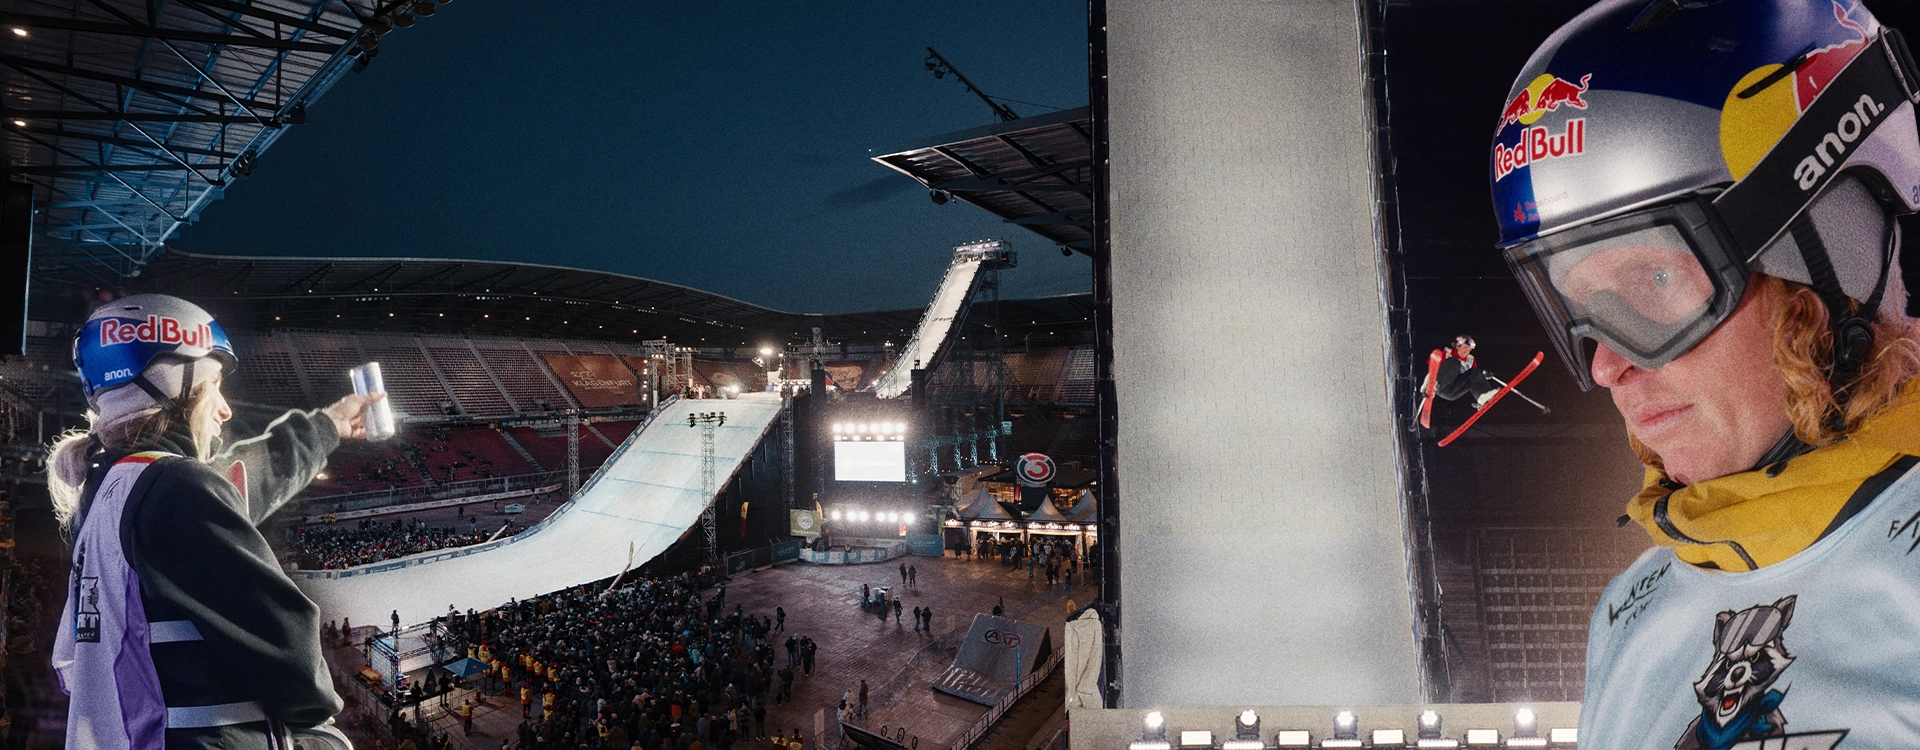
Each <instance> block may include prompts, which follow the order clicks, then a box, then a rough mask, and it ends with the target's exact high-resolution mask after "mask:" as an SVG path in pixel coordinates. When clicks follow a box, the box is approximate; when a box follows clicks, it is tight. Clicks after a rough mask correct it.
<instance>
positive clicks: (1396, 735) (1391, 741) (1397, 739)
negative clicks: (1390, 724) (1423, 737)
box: [1371, 729, 1407, 747]
mask: <svg viewBox="0 0 1920 750" xmlns="http://www.w3.org/2000/svg"><path fill="white" fill-rule="evenodd" d="M1371 744H1372V745H1373V746H1374V747H1406V746H1407V730H1405V729H1375V730H1373V740H1372V743H1371Z"/></svg>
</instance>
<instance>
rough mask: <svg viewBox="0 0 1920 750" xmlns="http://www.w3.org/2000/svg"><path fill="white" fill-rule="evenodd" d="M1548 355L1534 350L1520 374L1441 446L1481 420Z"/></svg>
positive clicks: (1442, 439)
mask: <svg viewBox="0 0 1920 750" xmlns="http://www.w3.org/2000/svg"><path fill="white" fill-rule="evenodd" d="M1546 356H1547V354H1546V352H1534V353H1533V361H1532V362H1528V363H1527V366H1526V367H1525V368H1523V369H1521V370H1520V374H1518V375H1515V376H1513V379H1512V380H1509V381H1507V384H1506V385H1504V386H1501V388H1500V390H1498V391H1495V392H1494V394H1493V398H1490V399H1487V402H1486V403H1484V404H1481V405H1480V408H1479V409H1478V410H1476V411H1474V412H1473V416H1471V417H1467V421H1465V422H1461V423H1460V426H1459V427H1457V428H1455V429H1454V431H1453V434H1450V435H1448V436H1446V437H1444V438H1441V439H1440V446H1441V447H1446V445H1447V444H1448V443H1451V442H1453V440H1454V438H1457V437H1460V435H1461V434H1462V433H1464V432H1466V431H1467V428H1468V427H1472V426H1473V423H1474V422H1477V421H1479V420H1480V416H1481V415H1482V414H1486V413H1487V410H1488V409H1491V408H1493V405H1494V404H1497V403H1500V399H1501V398H1502V397H1504V396H1506V395H1507V392H1508V391H1511V390H1513V387H1514V386H1516V385H1519V384H1520V381H1522V380H1526V379H1527V376H1528V375H1532V374H1533V368H1536V367H1539V366H1540V360H1541V359H1543V358H1545V357H1546Z"/></svg>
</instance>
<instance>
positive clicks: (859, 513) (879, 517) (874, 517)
mask: <svg viewBox="0 0 1920 750" xmlns="http://www.w3.org/2000/svg"><path fill="white" fill-rule="evenodd" d="M827 518H829V519H832V520H834V521H841V520H844V521H846V522H847V523H913V519H914V514H912V513H902V512H900V511H894V510H887V511H881V512H879V513H875V512H873V511H868V510H841V509H839V508H835V509H833V510H831V511H828V512H827Z"/></svg>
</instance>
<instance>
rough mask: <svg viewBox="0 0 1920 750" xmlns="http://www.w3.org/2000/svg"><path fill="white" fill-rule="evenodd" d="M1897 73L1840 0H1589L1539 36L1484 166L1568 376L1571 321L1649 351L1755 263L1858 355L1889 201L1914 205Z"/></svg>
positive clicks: (1706, 327)
mask: <svg viewBox="0 0 1920 750" xmlns="http://www.w3.org/2000/svg"><path fill="white" fill-rule="evenodd" d="M1916 91H1920V71H1917V70H1916V67H1915V65H1914V63H1913V61H1912V58H1911V56H1910V55H1909V53H1908V51H1907V47H1906V44H1905V43H1904V42H1903V41H1902V40H1901V39H1900V38H1899V35H1898V34H1897V32H1893V31H1891V30H1887V29H1883V28H1882V27H1881V26H1880V24H1879V22H1878V21H1876V20H1874V18H1873V16H1872V15H1871V14H1869V13H1868V12H1867V11H1866V9H1865V8H1864V7H1861V6H1860V5H1859V3H1858V0H1747V1H1743V2H1717V3H1690V2H1680V1H1679V0H1654V1H1653V2H1648V1H1647V0H1604V1H1603V2H1601V3H1599V4H1598V5H1595V6H1594V7H1593V8H1590V9H1589V10H1587V12H1585V13H1582V14H1581V15H1580V16H1579V17H1577V18H1575V19H1574V20H1573V21H1571V22H1569V23H1568V24H1567V25H1566V26H1563V27H1561V28H1560V29H1559V30H1558V31H1556V32H1555V33H1554V34H1553V35H1552V36H1551V37H1550V38H1548V40H1547V41H1546V43H1545V44H1543V45H1541V47H1540V48H1539V49H1538V50H1536V51H1535V52H1534V54H1533V57H1532V59H1530V60H1529V61H1528V62H1527V66H1526V68H1525V69H1524V70H1522V72H1521V74H1520V76H1519V78H1518V79H1516V80H1515V82H1514V85H1513V87H1512V89H1511V91H1510V92H1509V94H1508V97H1507V102H1508V103H1507V105H1506V106H1505V107H1504V108H1503V111H1502V112H1501V117H1500V119H1499V121H1498V122H1497V123H1496V126H1495V135H1494V142H1493V147H1492V151H1491V153H1490V155H1489V156H1490V174H1489V176H1490V178H1491V181H1492V185H1493V195H1494V208H1495V212H1496V214H1497V215H1498V219H1499V223H1500V247H1501V248H1502V249H1503V250H1504V251H1505V254H1506V257H1507V260H1508V262H1509V264H1510V265H1511V266H1512V267H1513V269H1514V273H1515V275H1516V276H1517V277H1518V279H1519V281H1520V283H1521V286H1522V287H1523V288H1524V289H1525V291H1526V293H1527V296H1528V299H1529V301H1531V302H1532V304H1533V306H1534V309H1535V311H1536V312H1537V313H1538V314H1539V316H1540V319H1541V322H1542V323H1544V324H1545V325H1546V328H1547V331H1548V334H1549V335H1550V336H1551V337H1552V338H1553V340H1554V345H1555V347H1556V349H1557V350H1558V352H1559V354H1560V355H1561V358H1562V359H1563V360H1564V361H1565V362H1566V363H1567V365H1568V368H1569V369H1570V370H1572V372H1573V376H1574V378H1575V380H1576V381H1578V382H1579V383H1580V385H1581V387H1582V388H1583V389H1590V388H1592V387H1593V382H1592V379H1591V376H1590V373H1589V354H1588V353H1589V349H1590V342H1591V343H1598V344H1602V345H1605V346H1607V347H1608V348H1609V349H1611V350H1613V351H1614V352H1616V353H1618V354H1620V355H1621V356H1623V357H1625V358H1626V359H1627V360H1628V361H1631V362H1633V363H1634V364H1635V365H1638V366H1640V367H1644V368H1654V367H1659V366H1661V365H1664V364H1666V363H1668V362H1671V361H1673V360H1674V359H1676V358H1678V357H1679V356H1680V355H1682V354H1685V353H1686V352H1687V351H1688V350H1690V349H1692V348H1693V346H1694V345H1696V344H1698V343H1699V342H1700V340H1701V339H1704V338H1706V336H1707V335H1708V334H1709V333H1711V332H1712V331H1713V330H1714V329H1715V328H1716V327H1717V326H1719V324H1720V323H1721V322H1723V321H1725V320H1726V318H1727V317H1728V316H1729V315H1731V314H1732V313H1733V310H1734V308H1735V307H1737V306H1738V305H1739V303H1740V300H1741V298H1742V296H1743V295H1744V294H1745V292H1746V285H1747V280H1748V278H1749V276H1750V274H1752V273H1754V272H1759V273H1765V274H1769V275H1773V276H1778V277H1781V278H1785V279H1789V280H1792V281H1797V282H1800V283H1803V284H1807V285H1809V286H1811V287H1813V288H1814V290H1815V291H1816V292H1818V293H1820V295H1821V298H1822V300H1823V301H1825V302H1826V303H1827V307H1828V309H1829V311H1830V312H1832V313H1833V316H1834V320H1833V325H1834V329H1835V333H1836V336H1837V337H1836V341H1837V342H1840V343H1839V345H1838V346H1836V367H1837V371H1839V372H1841V373H1843V376H1844V373H1845V372H1846V371H1847V368H1848V367H1849V366H1857V363H1854V364H1853V365H1849V364H1848V363H1849V362H1852V361H1853V359H1858V358H1864V356H1865V353H1866V348H1867V347H1868V346H1870V344H1871V339H1872V333H1871V329H1870V328H1868V327H1867V322H1868V321H1870V320H1871V319H1872V316H1873V313H1874V310H1875V309H1876V308H1877V307H1878V306H1879V304H1880V302H1881V301H1882V295H1883V293H1884V290H1885V288H1886V282H1887V278H1888V274H1889V273H1890V264H1891V263H1892V261H1893V259H1894V257H1895V252H1896V250H1897V247H1898V232H1897V228H1896V227H1895V225H1894V223H1893V216H1895V215H1897V214H1902V213H1910V212H1913V211H1915V210H1916V209H1920V132H1917V131H1916V129H1915V121H1914V101H1915V99H1916ZM1849 301H1851V303H1852V304H1849ZM1855 305H1857V306H1858V310H1857V312H1856V311H1855V310H1854V309H1853V308H1854V306H1855ZM1862 337H1864V339H1863V338H1862ZM1856 355H1857V356H1856ZM1848 379H1849V380H1850V378H1848Z"/></svg>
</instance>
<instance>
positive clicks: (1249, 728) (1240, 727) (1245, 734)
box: [1233, 708, 1260, 740]
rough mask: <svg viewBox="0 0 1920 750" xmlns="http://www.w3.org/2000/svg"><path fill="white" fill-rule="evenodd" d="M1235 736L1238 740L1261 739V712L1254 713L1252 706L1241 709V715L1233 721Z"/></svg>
mask: <svg viewBox="0 0 1920 750" xmlns="http://www.w3.org/2000/svg"><path fill="white" fill-rule="evenodd" d="M1233 738H1234V739H1237V740H1258V739H1260V714H1257V713H1254V711H1253V709H1251V708H1249V709H1247V710H1245V711H1241V712H1240V717H1239V718H1238V719H1236V720H1234V722H1233Z"/></svg>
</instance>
